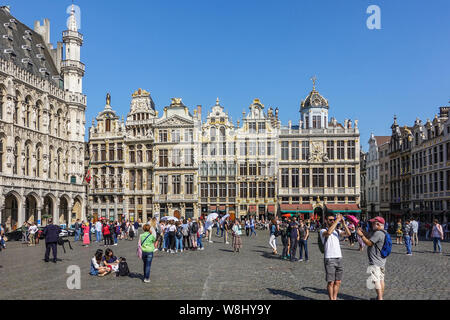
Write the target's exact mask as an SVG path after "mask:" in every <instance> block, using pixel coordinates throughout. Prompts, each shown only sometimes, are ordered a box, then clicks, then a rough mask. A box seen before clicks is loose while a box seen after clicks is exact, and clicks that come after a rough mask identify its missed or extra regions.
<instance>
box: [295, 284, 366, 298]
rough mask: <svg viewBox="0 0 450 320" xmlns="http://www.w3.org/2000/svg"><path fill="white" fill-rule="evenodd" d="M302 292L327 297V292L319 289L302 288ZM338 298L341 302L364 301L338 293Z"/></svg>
mask: <svg viewBox="0 0 450 320" xmlns="http://www.w3.org/2000/svg"><path fill="white" fill-rule="evenodd" d="M302 290H305V291H309V292H312V293H316V294H324V295H326V296H328V291H327V290H326V289H319V288H313V287H303V288H302ZM338 298H340V299H343V300H364V299H361V298H358V297H354V296H350V295H348V294H343V293H338Z"/></svg>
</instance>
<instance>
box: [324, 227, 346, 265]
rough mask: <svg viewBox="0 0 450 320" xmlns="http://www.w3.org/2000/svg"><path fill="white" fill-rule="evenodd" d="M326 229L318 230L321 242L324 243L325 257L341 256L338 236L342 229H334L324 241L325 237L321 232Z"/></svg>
mask: <svg viewBox="0 0 450 320" xmlns="http://www.w3.org/2000/svg"><path fill="white" fill-rule="evenodd" d="M325 231H327V230H326V229H322V230H320V239H321V240H322V243H325V245H324V248H325V259H333V258H342V252H341V244H340V236H341V234H342V232H343V231H339V230H336V229H335V230H334V231H333V233H332V234H331V235H330V236H329V237H328V240H327V242H325V237H324V236H323V233H324V232H325Z"/></svg>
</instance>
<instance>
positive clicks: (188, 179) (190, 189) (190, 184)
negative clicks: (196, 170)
mask: <svg viewBox="0 0 450 320" xmlns="http://www.w3.org/2000/svg"><path fill="white" fill-rule="evenodd" d="M184 180H185V184H186V190H185V191H186V194H194V175H192V174H188V175H185V176H184Z"/></svg>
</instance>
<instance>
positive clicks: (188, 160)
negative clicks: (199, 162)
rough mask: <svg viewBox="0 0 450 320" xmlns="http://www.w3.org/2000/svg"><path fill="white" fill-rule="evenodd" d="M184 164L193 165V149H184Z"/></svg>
mask: <svg viewBox="0 0 450 320" xmlns="http://www.w3.org/2000/svg"><path fill="white" fill-rule="evenodd" d="M184 165H185V166H193V165H194V149H190V148H189V149H184Z"/></svg>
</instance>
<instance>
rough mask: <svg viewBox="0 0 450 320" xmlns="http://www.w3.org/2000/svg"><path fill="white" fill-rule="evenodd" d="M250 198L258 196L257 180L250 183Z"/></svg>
mask: <svg viewBox="0 0 450 320" xmlns="http://www.w3.org/2000/svg"><path fill="white" fill-rule="evenodd" d="M249 198H256V182H250V183H249Z"/></svg>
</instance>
